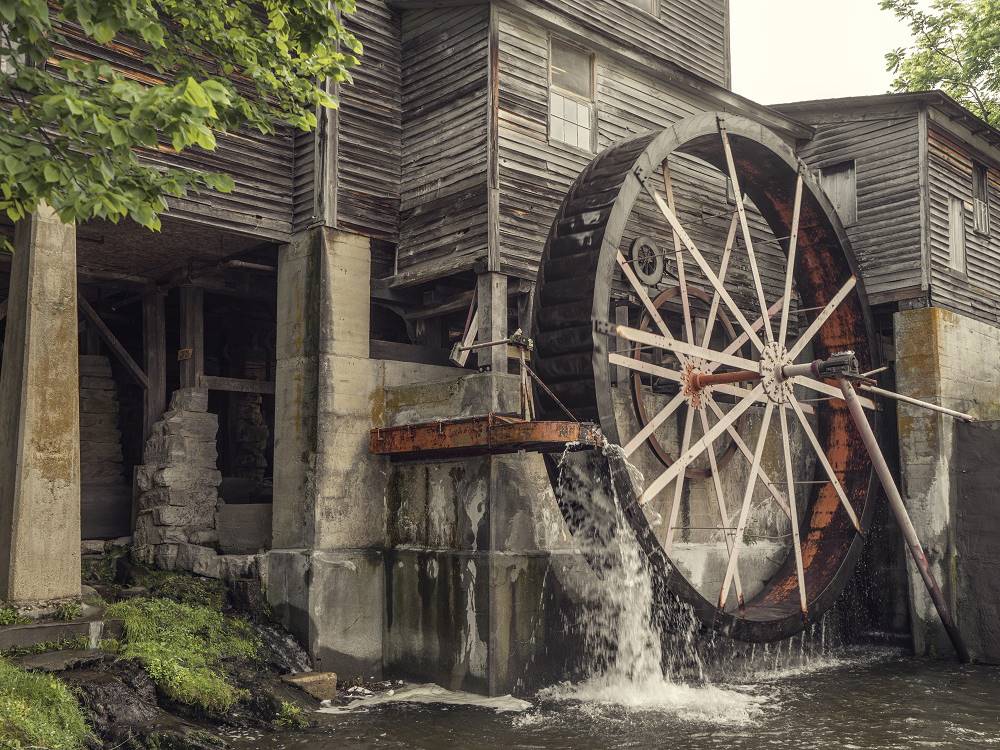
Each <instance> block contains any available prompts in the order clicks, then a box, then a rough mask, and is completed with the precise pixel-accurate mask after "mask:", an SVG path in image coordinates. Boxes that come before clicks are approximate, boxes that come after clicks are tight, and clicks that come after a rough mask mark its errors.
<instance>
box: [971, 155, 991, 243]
mask: <svg viewBox="0 0 1000 750" xmlns="http://www.w3.org/2000/svg"><path fill="white" fill-rule="evenodd" d="M972 218H973V224H972V226H973V228H974V229H975V230H976V231H977V232H978V233H979V234H987V235H988V234H989V233H990V173H989V170H987V168H986V165H985V164H978V163H975V162H973V164H972Z"/></svg>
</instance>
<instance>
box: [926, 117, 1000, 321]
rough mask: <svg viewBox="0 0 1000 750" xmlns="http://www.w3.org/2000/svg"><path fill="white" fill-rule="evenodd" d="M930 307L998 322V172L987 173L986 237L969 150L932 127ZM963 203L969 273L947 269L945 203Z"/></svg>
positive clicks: (930, 146) (999, 287)
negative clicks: (976, 218) (978, 223)
mask: <svg viewBox="0 0 1000 750" xmlns="http://www.w3.org/2000/svg"><path fill="white" fill-rule="evenodd" d="M927 152H928V193H929V199H930V201H929V202H930V211H929V213H930V225H929V229H930V232H929V235H930V251H931V252H930V255H931V258H930V260H931V264H930V280H931V298H930V301H931V304H932V305H935V306H939V307H946V308H950V309H952V310H955V311H957V312H960V313H962V314H964V315H968V316H971V317H973V318H976V319H978V320H982V321H986V322H989V323H994V324H995V323H1000V171H998V170H997V169H995V168H991V169H990V170H989V192H990V233H989V235H988V236H987V235H983V234H979V233H977V232H976V231H974V225H973V208H972V169H973V159H972V157H971V156H970V152H969V150H968V148H967V147H965V146H963V145H962V144H960V143H959V142H957V141H956V140H955V139H954V138H953V137H952V136H949V135H947V134H945V133H942V132H940V131H938V130H936V129H934V127H933V126H932V127H931V128H930V129H929V132H928V149H927ZM951 196H956V197H958V198H961V199H962V200H963V201H964V202H965V204H966V207H965V251H966V263H967V273H966V274H961V273H958V272H956V271H953V270H952V269H951V267H950V265H949V257H950V255H949V245H948V229H949V211H948V208H949V200H950V198H951Z"/></svg>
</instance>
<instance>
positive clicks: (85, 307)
mask: <svg viewBox="0 0 1000 750" xmlns="http://www.w3.org/2000/svg"><path fill="white" fill-rule="evenodd" d="M77 301H78V304H79V307H80V311H81V312H83V314H84V316H85V317H86V318H87V320H88V321H90V323H91V324H92V325H93V326H94V327H95V328H96V329H97V332H98V333H99V334H100V335H101V338H102V339H104V343H105V344H107V345H108V348H109V349H110V350H111V351H112V352H113V353H114V355H115V356H116V357H117V358H118V360H119V361H120V362H121V363H122V364H123V365H125V368H126V369H127V370H128V371H129V373H130V374H131V375H132V377H133V378H135V381H136V382H137V383H138V384H139V385H141V386H142V387H143V388H149V379H148V378H147V377H146V373H145V372H144V371H143V369H142V368H141V367H139V365H138V363H137V362H136V361H135V360H134V359H132V355H131V354H129V353H128V351H127V350H126V349H125V347H124V346H122V344H121V342H120V341H119V340H118V339H117V337H116V336H115V335H114V334H113V333H112V332H111V329H110V328H108V327H107V325H105V323H104V321H103V320H101V316H100V315H98V314H97V311H96V310H95V309H94V308H93V307H91V306H90V303H89V302H87V299H86V297H84V296H83V295H82V294H80V295H77Z"/></svg>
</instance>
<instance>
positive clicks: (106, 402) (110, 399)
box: [80, 388, 118, 414]
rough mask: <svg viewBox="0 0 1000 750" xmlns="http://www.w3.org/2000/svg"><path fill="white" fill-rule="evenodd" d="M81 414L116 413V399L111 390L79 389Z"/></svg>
mask: <svg viewBox="0 0 1000 750" xmlns="http://www.w3.org/2000/svg"><path fill="white" fill-rule="evenodd" d="M80 413H81V414H117V413H118V399H117V397H116V396H115V395H114V393H113V392H112V391H97V390H94V389H92V388H88V389H86V390H84V389H82V388H81V389H80Z"/></svg>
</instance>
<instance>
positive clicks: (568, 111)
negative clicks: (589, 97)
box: [563, 99, 576, 125]
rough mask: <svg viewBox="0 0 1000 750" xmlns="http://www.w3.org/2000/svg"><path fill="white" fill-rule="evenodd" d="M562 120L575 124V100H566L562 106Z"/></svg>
mask: <svg viewBox="0 0 1000 750" xmlns="http://www.w3.org/2000/svg"><path fill="white" fill-rule="evenodd" d="M563 119H564V120H566V122H571V123H573V124H574V125H575V124H576V100H574V99H566V100H565V104H564V105H563Z"/></svg>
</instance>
